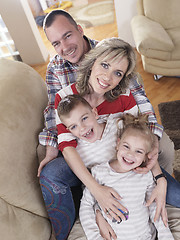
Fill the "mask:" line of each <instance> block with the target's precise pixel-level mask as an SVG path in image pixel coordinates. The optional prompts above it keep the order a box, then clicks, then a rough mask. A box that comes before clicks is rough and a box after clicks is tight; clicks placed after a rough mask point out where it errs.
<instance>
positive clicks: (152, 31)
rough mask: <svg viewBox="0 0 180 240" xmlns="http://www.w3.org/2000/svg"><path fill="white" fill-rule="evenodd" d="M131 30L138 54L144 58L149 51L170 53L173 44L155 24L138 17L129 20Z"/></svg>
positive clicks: (162, 29)
mask: <svg viewBox="0 0 180 240" xmlns="http://www.w3.org/2000/svg"><path fill="white" fill-rule="evenodd" d="M131 28H132V33H133V37H134V41H135V45H136V48H137V50H138V52H140V53H141V54H142V55H145V56H146V51H148V50H149V49H153V50H158V51H165V52H171V51H172V50H173V49H174V44H173V42H172V40H171V38H170V37H169V35H168V34H167V32H166V31H165V29H164V28H163V27H162V26H161V25H160V24H159V23H157V22H154V21H152V20H150V19H149V18H147V17H145V16H142V15H138V16H135V17H133V19H132V20H131Z"/></svg>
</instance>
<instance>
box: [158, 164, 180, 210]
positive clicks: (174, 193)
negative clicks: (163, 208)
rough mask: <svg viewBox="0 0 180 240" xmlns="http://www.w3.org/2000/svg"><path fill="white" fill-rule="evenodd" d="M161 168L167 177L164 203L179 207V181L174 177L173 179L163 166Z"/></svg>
mask: <svg viewBox="0 0 180 240" xmlns="http://www.w3.org/2000/svg"><path fill="white" fill-rule="evenodd" d="M161 169H162V172H163V173H164V174H165V175H166V178H167V195H166V203H167V204H169V205H172V206H174V207H178V208H179V207H180V182H178V181H177V180H176V179H174V178H173V177H172V176H171V175H170V174H169V173H168V172H166V171H165V170H164V169H163V168H161Z"/></svg>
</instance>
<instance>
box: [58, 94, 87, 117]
mask: <svg viewBox="0 0 180 240" xmlns="http://www.w3.org/2000/svg"><path fill="white" fill-rule="evenodd" d="M79 104H82V105H83V106H86V107H88V108H89V109H92V107H91V105H90V104H89V103H88V102H87V101H86V100H85V99H84V98H83V97H81V96H80V95H77V94H72V95H68V96H66V97H64V98H63V99H62V100H61V101H60V102H59V105H58V108H57V112H58V115H59V117H60V118H61V117H62V116H67V115H68V114H69V113H70V112H71V111H72V110H73V109H74V108H75V107H76V106H77V105H79Z"/></svg>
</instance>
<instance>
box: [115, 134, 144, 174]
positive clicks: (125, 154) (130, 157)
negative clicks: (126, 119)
mask: <svg viewBox="0 0 180 240" xmlns="http://www.w3.org/2000/svg"><path fill="white" fill-rule="evenodd" d="M117 148H118V152H117V160H118V161H117V167H118V168H117V170H118V171H120V172H128V171H130V170H132V169H134V168H136V167H139V166H140V165H141V164H142V162H144V161H145V160H146V158H147V153H148V142H147V139H146V138H145V136H144V135H143V134H141V133H139V132H137V131H135V130H133V129H131V130H130V131H127V132H125V133H124V134H123V136H122V138H121V139H119V142H118V144H117Z"/></svg>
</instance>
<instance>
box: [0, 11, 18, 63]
mask: <svg viewBox="0 0 180 240" xmlns="http://www.w3.org/2000/svg"><path fill="white" fill-rule="evenodd" d="M0 58H8V59H15V60H20V61H21V57H20V55H19V52H18V51H17V49H16V47H15V44H14V41H13V40H12V38H11V36H10V34H9V32H8V29H7V27H6V25H5V23H4V21H3V19H2V17H1V15H0Z"/></svg>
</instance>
